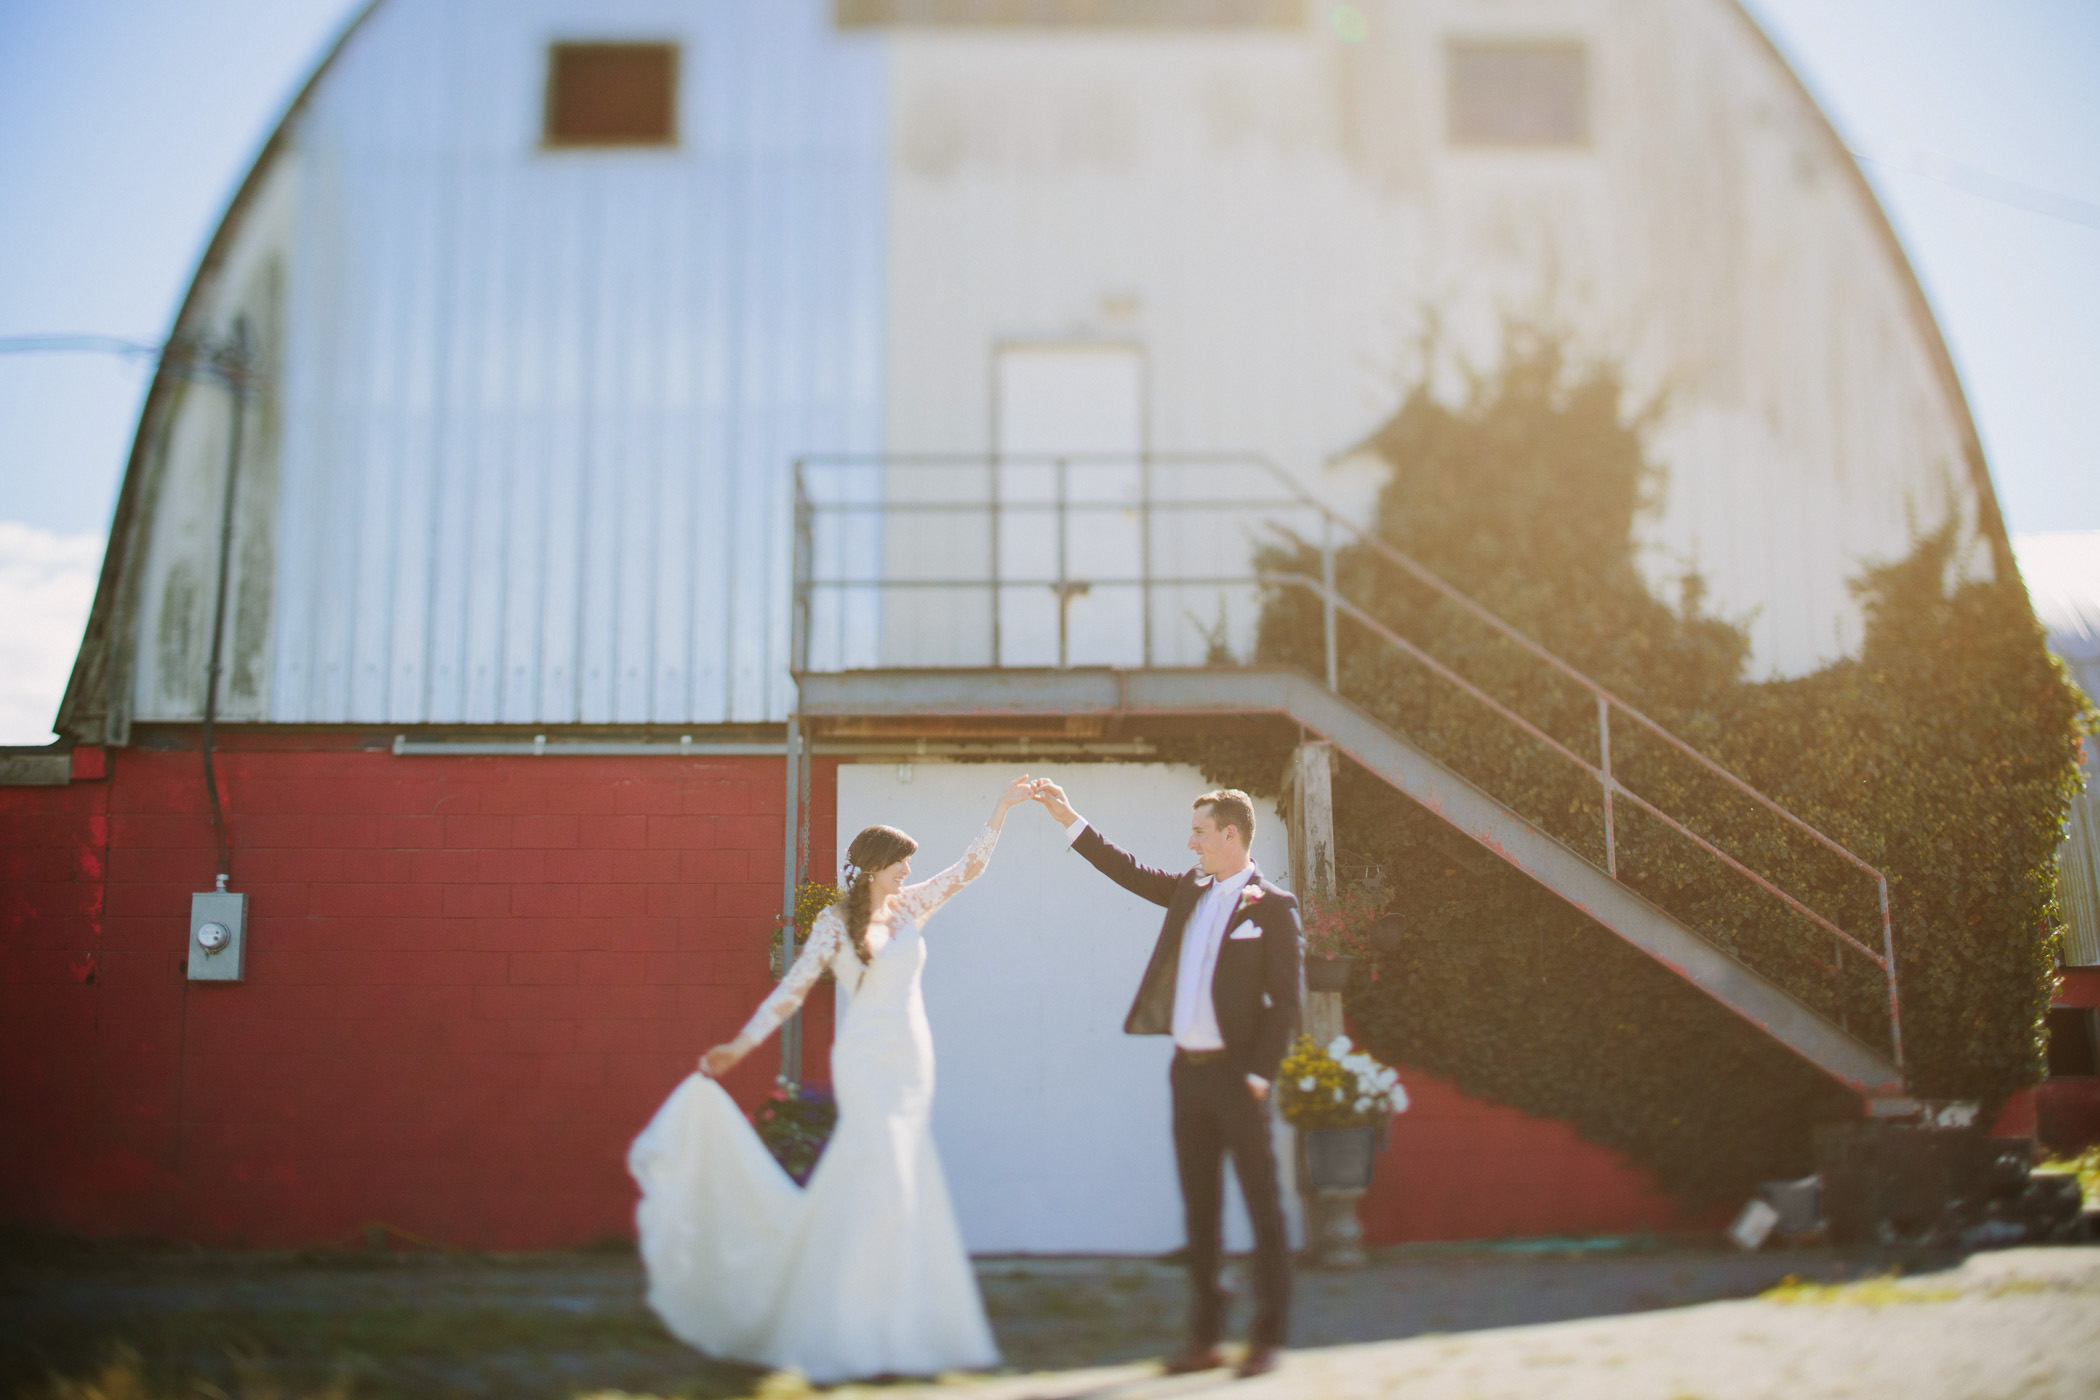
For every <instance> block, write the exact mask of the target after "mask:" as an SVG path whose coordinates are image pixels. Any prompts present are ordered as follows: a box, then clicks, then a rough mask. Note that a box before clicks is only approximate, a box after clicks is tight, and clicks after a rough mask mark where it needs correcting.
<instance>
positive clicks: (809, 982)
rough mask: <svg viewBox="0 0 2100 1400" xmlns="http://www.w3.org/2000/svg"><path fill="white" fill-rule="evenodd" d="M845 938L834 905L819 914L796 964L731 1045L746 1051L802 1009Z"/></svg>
mask: <svg viewBox="0 0 2100 1400" xmlns="http://www.w3.org/2000/svg"><path fill="white" fill-rule="evenodd" d="M845 937H846V922H845V920H844V919H843V918H841V917H840V915H839V911H838V906H837V905H833V906H832V907H831V908H829V909H826V910H824V911H823V912H822V913H820V914H818V915H817V921H816V923H815V924H813V925H812V926H811V927H810V930H809V941H808V942H807V943H805V944H803V945H802V951H801V952H799V953H797V954H796V955H795V965H794V966H793V967H791V968H789V969H788V974H787V976H785V977H783V978H781V979H780V985H779V986H777V987H775V988H774V989H773V992H772V995H770V996H768V997H767V998H766V999H765V1000H764V1001H762V1002H760V1003H759V1004H758V1010H756V1011H754V1012H752V1013H751V1019H750V1020H748V1021H746V1022H745V1023H744V1028H743V1029H742V1030H740V1031H738V1032H737V1033H736V1039H735V1040H734V1041H733V1042H731V1043H732V1044H735V1045H738V1046H741V1047H742V1048H744V1049H745V1050H749V1049H751V1048H752V1047H753V1046H755V1045H757V1044H758V1043H759V1042H760V1041H762V1040H764V1039H765V1038H766V1037H767V1036H769V1035H771V1034H772V1033H773V1032H774V1031H775V1030H776V1029H777V1028H778V1027H779V1025H780V1023H781V1022H782V1021H785V1020H786V1019H787V1018H788V1017H790V1016H792V1015H794V1014H795V1012H796V1011H797V1010H799V1009H800V1008H801V1006H802V999H803V998H804V997H806V996H808V995H809V989H810V988H811V987H814V986H815V985H816V984H817V979H818V978H819V977H821V976H823V975H824V966H825V964H826V963H829V962H830V961H831V959H832V958H833V956H835V955H836V954H837V953H838V950H839V946H840V944H841V943H843V942H844V940H845Z"/></svg>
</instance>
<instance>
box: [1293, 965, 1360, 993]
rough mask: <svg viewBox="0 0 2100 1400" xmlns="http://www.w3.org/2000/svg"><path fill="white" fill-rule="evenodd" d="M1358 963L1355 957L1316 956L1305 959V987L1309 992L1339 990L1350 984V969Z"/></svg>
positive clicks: (1345, 988)
mask: <svg viewBox="0 0 2100 1400" xmlns="http://www.w3.org/2000/svg"><path fill="white" fill-rule="evenodd" d="M1355 963H1356V959H1354V958H1315V957H1308V958H1307V959H1306V960H1305V989H1306V990H1307V991H1309V992H1339V991H1345V990H1347V988H1348V986H1349V969H1350V968H1351V967H1353V966H1354V965H1355Z"/></svg>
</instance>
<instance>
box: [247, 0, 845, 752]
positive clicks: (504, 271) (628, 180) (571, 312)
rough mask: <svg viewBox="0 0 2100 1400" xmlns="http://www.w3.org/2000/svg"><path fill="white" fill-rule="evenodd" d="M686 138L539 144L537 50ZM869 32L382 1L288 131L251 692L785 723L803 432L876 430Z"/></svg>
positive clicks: (822, 10)
mask: <svg viewBox="0 0 2100 1400" xmlns="http://www.w3.org/2000/svg"><path fill="white" fill-rule="evenodd" d="M556 38H562V39H595V38H638V39H652V40H655V39H669V40H675V41H677V42H679V43H680V45H681V48H682V75H681V83H680V88H681V92H680V105H681V109H682V112H681V131H682V144H681V145H680V147H679V148H678V149H676V150H674V151H606V152H593V151H563V152H543V151H541V150H540V149H539V148H538V140H539V134H540V133H539V123H540V113H541V96H542V91H543V86H542V85H543V82H544V64H545V54H546V46H547V44H548V42H549V41H550V40H553V39H556ZM882 87H883V75H882V70H881V58H880V50H879V49H878V48H877V47H875V46H874V45H872V44H871V43H868V42H858V41H852V40H842V39H840V38H839V37H838V36H836V35H835V34H834V33H833V32H832V30H831V27H830V7H829V6H828V5H827V4H825V3H823V0H768V3H767V4H765V5H762V6H759V5H751V4H748V3H743V2H742V0H679V2H678V3H672V2H671V0H618V2H617V3H581V2H580V0H540V2H539V3H535V4H527V5H520V4H517V3H510V2H509V0H502V2H500V3H499V0H446V2H445V3H439V0H389V3H388V4H386V5H384V6H382V8H381V9H380V10H379V12H378V13H377V14H376V15H375V16H374V17H373V18H372V20H371V21H370V22H369V23H368V24H367V25H366V27H365V28H364V30H363V31H361V32H360V33H359V34H358V35H357V36H356V37H355V38H354V40H353V41H352V43H351V45H350V46H349V48H348V49H347V50H346V51H345V53H344V54H343V56H342V58H341V60H340V61H339V63H338V65H337V67H336V69H335V71H334V72H332V73H331V74H330V75H329V77H328V79H327V82H326V86H325V88H324V90H323V91H322V92H320V93H318V94H317V95H316V100H315V102H314V104H313V106H312V108H311V109H310V111H309V113H308V115H307V117H306V119H305V120H304V122H303V124H302V127H301V129H300V131H299V132H298V142H297V152H298V154H297V167H298V179H299V187H300V192H299V216H298V219H297V225H296V233H295V235H294V246H293V250H292V256H291V258H290V267H291V274H290V275H291V295H290V308H289V317H288V326H287V356H286V360H287V364H288V370H287V376H288V377H287V382H286V384H285V395H286V404H285V410H286V422H287V425H288V432H287V439H286V443H285V454H284V466H283V483H284V485H283V490H284V505H283V513H282V517H281V519H282V538H281V542H280V548H279V551H278V578H277V610H276V620H275V622H276V625H275V629H274V634H273V653H274V667H273V675H272V681H273V684H272V687H271V704H270V711H269V713H270V717H271V718H272V719H275V720H280V721H293V722H330V721H385V722H391V723H418V722H502V723H550V724H559V723H565V722H585V723H603V722H666V723H676V722H696V723H706V722H715V721H738V720H763V719H773V718H779V717H781V716H782V715H784V714H785V712H786V710H787V707H788V704H789V703H790V697H791V685H790V683H789V681H788V679H787V676H786V673H785V665H786V644H787V582H788V580H787V568H788V561H787V558H786V550H787V546H788V540H789V535H788V518H789V500H790V487H789V477H788V471H787V467H788V463H789V461H790V460H791V458H792V457H793V456H794V455H796V454H797V453H801V452H808V451H816V450H830V451H839V450H866V449H870V448H873V447H876V446H878V445H879V444H880V441H881V436H882V432H881V364H880V353H881V340H882V329H881V328H882V318H883V306H884V299H883V287H882V278H883V263H882V239H883V237H884V216H883V202H884V191H883V176H882V157H883V152H884V150H885V143H886V137H885V133H884V119H883V118H884V111H885V106H886V103H885V100H884V98H883V96H882Z"/></svg>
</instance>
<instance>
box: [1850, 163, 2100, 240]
mask: <svg viewBox="0 0 2100 1400" xmlns="http://www.w3.org/2000/svg"><path fill="white" fill-rule="evenodd" d="M1849 149H1850V150H1851V152H1852V154H1853V156H1854V157H1856V158H1857V159H1859V160H1863V161H1866V162H1867V163H1868V164H1869V165H1878V166H1880V167H1882V168H1883V169H1884V170H1895V171H1900V172H1902V173H1903V174H1905V175H1917V176H1920V177H1922V178H1924V179H1927V180H1932V181H1934V182H1936V183H1938V184H1942V185H1948V186H1951V187H1952V188H1954V189H1957V190H1960V191H1961V192H1962V193H1964V194H1972V195H1975V196H1976V197H1977V198H1978V199H1987V200H1989V201H1990V202H1991V203H1993V204H2003V205H2005V206H2007V207H2008V208H2012V209H2024V210H2026V211H2027V212H2028V213H2030V214H2041V215H2043V216H2045V217H2047V218H2051V219H2061V220H2063V221H2064V222H2065V223H2070V224H2080V225H2083V226H2084V227H2086V228H2100V204H2093V203H2090V202H2088V201H2086V200H2083V199H2074V198H2072V197H2071V196H2070V195H2067V194H2058V193H2056V192H2055V191H2054V190H2045V189H2040V188H2037V187H2036V186H2034V185H2026V184H2022V183H2020V182H2019V181H2018V180H2009V179H2007V178H2006V177H2005V176H2003V175H1994V174H1992V173H1991V172H1990V171H1988V170H1979V169H1978V168H1976V167H1975V166H1973V165H1963V164H1962V163H1961V162H1960V161H1958V160H1950V159H1948V158H1947V157H1946V156H1943V155H1940V154H1938V153H1937V152H1933V151H1927V150H1921V149H1919V148H1917V147H1914V146H1904V147H1900V148H1897V149H1893V150H1888V151H1883V152H1875V151H1864V150H1861V149H1860V148H1859V147H1857V146H1853V147H1850V148H1849Z"/></svg>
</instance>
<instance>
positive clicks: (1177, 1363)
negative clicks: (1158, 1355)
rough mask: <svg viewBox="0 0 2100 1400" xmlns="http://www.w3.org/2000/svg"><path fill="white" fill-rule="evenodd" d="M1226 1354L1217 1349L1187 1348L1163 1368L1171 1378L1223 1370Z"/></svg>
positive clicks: (1170, 1359)
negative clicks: (1197, 1372)
mask: <svg viewBox="0 0 2100 1400" xmlns="http://www.w3.org/2000/svg"><path fill="white" fill-rule="evenodd" d="M1225 1365H1226V1361H1225V1353H1223V1352H1221V1351H1219V1350H1218V1349H1217V1348H1216V1347H1199V1346H1185V1347H1183V1348H1182V1349H1181V1350H1180V1351H1177V1352H1175V1353H1174V1354H1173V1355H1172V1356H1170V1357H1168V1358H1167V1360H1166V1365H1165V1367H1164V1368H1163V1369H1164V1370H1165V1371H1166V1373H1167V1374H1168V1375H1170V1376H1186V1375H1189V1374H1191V1373H1193V1372H1196V1371H1218V1370H1223V1369H1224V1367H1225Z"/></svg>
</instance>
